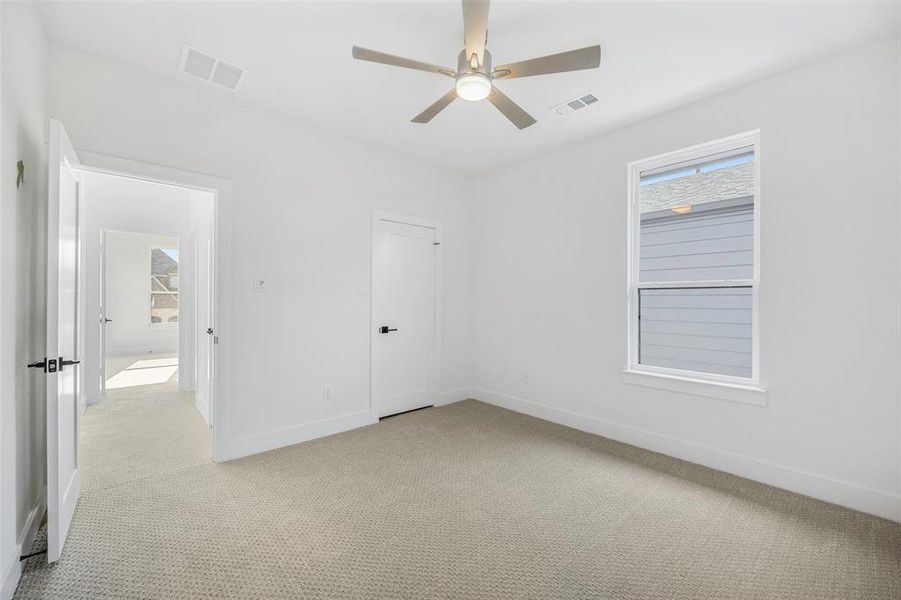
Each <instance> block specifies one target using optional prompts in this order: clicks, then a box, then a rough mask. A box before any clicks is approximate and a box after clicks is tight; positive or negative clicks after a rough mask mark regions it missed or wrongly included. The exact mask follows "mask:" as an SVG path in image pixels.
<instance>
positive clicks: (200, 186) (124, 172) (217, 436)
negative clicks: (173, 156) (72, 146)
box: [79, 151, 232, 462]
mask: <svg viewBox="0 0 901 600" xmlns="http://www.w3.org/2000/svg"><path fill="white" fill-rule="evenodd" d="M79 157H80V159H81V168H82V170H85V171H92V172H95V173H102V174H106V175H114V176H118V177H127V178H130V179H137V180H143V181H148V182H151V183H161V184H169V185H177V186H180V187H185V188H193V189H196V190H199V191H203V192H210V193H212V194H213V253H212V254H213V262H214V270H213V271H214V272H213V274H212V275H213V282H214V289H213V291H212V295H213V305H214V308H215V311H214V314H215V317H216V322H215V323H214V327H215V341H216V343H215V344H214V347H215V349H216V351H215V359H214V361H213V385H212V394H211V396H212V397H211V400H212V401H211V403H210V404H211V406H210V413H211V420H210V422H211V426H212V429H213V460H214V461H216V462H222V461H225V460H228V458H229V451H228V437H227V431H228V428H227V423H228V416H229V398H230V395H229V394H230V390H231V376H230V373H231V368H230V366H231V350H230V347H229V344H228V343H227V340H229V339H230V338H229V334H230V333H231V294H230V290H231V271H230V269H229V265H230V264H231V193H232V185H231V181H229V180H227V179H223V178H221V177H215V176H212V175H205V174H202V173H195V172H191V171H183V170H180V169H175V168H172V167H165V166H161V165H155V164H152V163H145V162H139V161H134V160H129V159H126V158H118V157H114V156H107V155H104V154H98V153H95V152H87V151H81V152H79ZM195 325H196V324H195ZM195 329H196V327H195ZM195 346H196V344H195ZM195 351H196V348H195Z"/></svg>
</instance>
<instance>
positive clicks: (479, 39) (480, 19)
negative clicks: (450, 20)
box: [463, 0, 488, 65]
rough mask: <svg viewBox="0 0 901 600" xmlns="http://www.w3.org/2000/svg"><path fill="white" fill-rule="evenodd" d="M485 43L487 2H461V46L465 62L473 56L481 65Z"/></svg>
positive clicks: (486, 34) (481, 0)
mask: <svg viewBox="0 0 901 600" xmlns="http://www.w3.org/2000/svg"><path fill="white" fill-rule="evenodd" d="M487 41H488V0H463V46H464V47H465V48H466V61H467V62H469V61H470V60H471V59H472V55H473V54H475V55H476V56H478V57H479V65H481V64H482V61H483V60H484V57H485V44H486V42H487Z"/></svg>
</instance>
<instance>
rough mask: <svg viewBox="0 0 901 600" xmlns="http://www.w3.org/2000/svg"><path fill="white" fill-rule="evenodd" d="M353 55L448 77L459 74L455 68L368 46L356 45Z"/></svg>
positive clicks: (359, 58) (361, 58) (362, 58)
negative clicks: (370, 48)
mask: <svg viewBox="0 0 901 600" xmlns="http://www.w3.org/2000/svg"><path fill="white" fill-rule="evenodd" d="M353 55H354V58H356V59H357V60H365V61H369V62H374V63H381V64H383V65H391V66H392V67H403V68H405V69H416V70H417V71H428V72H430V73H438V74H440V75H447V76H448V77H456V76H457V73H456V71H454V70H453V69H447V68H445V67H439V66H436V65H430V64H429V63H424V62H419V61H418V60H410V59H409V58H403V57H401V56H394V55H393V54H385V53H384V52H378V51H376V50H369V49H368V48H360V47H359V46H354V50H353Z"/></svg>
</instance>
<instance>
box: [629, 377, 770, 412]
mask: <svg viewBox="0 0 901 600" xmlns="http://www.w3.org/2000/svg"><path fill="white" fill-rule="evenodd" d="M622 378H623V383H628V384H629V385H639V386H643V387H651V388H657V389H661V390H669V391H671V392H679V393H681V394H691V395H694V396H706V397H707V398H716V399H718V400H728V401H730V402H740V403H742V404H753V405H755V406H766V403H767V394H766V389H764V388H762V387H758V386H754V385H737V384H733V383H722V382H719V381H707V380H704V379H693V378H691V377H678V376H674V375H663V374H660V373H650V372H647V371H636V370H634V369H623V372H622Z"/></svg>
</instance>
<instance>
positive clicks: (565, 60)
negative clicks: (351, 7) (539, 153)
mask: <svg viewBox="0 0 901 600" xmlns="http://www.w3.org/2000/svg"><path fill="white" fill-rule="evenodd" d="M488 4H489V0H463V46H464V48H463V50H462V51H461V52H460V55H459V56H458V57H457V69H456V70H454V69H450V68H445V67H439V66H436V65H430V64H428V63H424V62H419V61H416V60H410V59H408V58H402V57H400V56H394V55H391V54H385V53H384V52H377V51H375V50H369V49H367V48H360V47H359V46H354V48H353V57H354V58H356V59H357V60H366V61H369V62H375V63H382V64H385V65H393V66H395V67H404V68H406V69H416V70H418V71H428V72H430V73H438V74H439V75H445V76H447V77H452V78H453V79H455V80H456V85H455V86H454V89H452V90H451V91H449V92H448V93H446V94H445V95H444V96H442V97H441V98H439V99H438V101H437V102H435V103H434V104H432V105H431V106H429V107H428V108H427V109H425V110H424V111H422V112H421V113H419V114H418V115H416V116H415V117H413V122H414V123H428V122H429V121H431V120H432V119H433V118H435V115H437V114H438V113H439V112H441V111H442V110H444V109H445V108H447V106H448V105H449V104H450V103H451V102H453V101H454V99H455V98H457V97H459V98H462V99H463V100H469V101H471V102H477V101H479V100H485V99H486V98H487V99H488V101H489V102H491V104H493V105H494V106H495V107H496V108H497V109H498V110H499V111H501V113H502V114H503V115H504V116H505V117H507V118H508V119H509V120H510V121H511V122H512V123H513V124H514V125H516V126H517V127H518V128H520V129H525V128H526V127H528V126H530V125H534V124H535V119H534V118H532V116H531V115H530V114H529V113H527V112H526V111H524V110H523V109H522V108H521V107H520V106H519V105H518V104H516V103H515V102H513V101H512V100H510V98H508V97H507V96H506V95H504V94H503V93H502V92H501V91H500V90H499V89H497V87H496V86H495V85H494V82H495V81H497V80H504V79H516V78H518V77H533V76H535V75H549V74H552V73H565V72H567V71H582V70H584V69H596V68H597V67H598V66H600V64H601V47H600V46H589V47H587V48H581V49H579V50H572V51H570V52H561V53H560V54H550V55H548V56H542V57H540V58H532V59H529V60H522V61H519V62H514V63H507V64H504V65H500V66H498V67H494V68H492V65H491V53H490V52H488V50H486V49H485V45H486V44H487V43H488Z"/></svg>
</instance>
